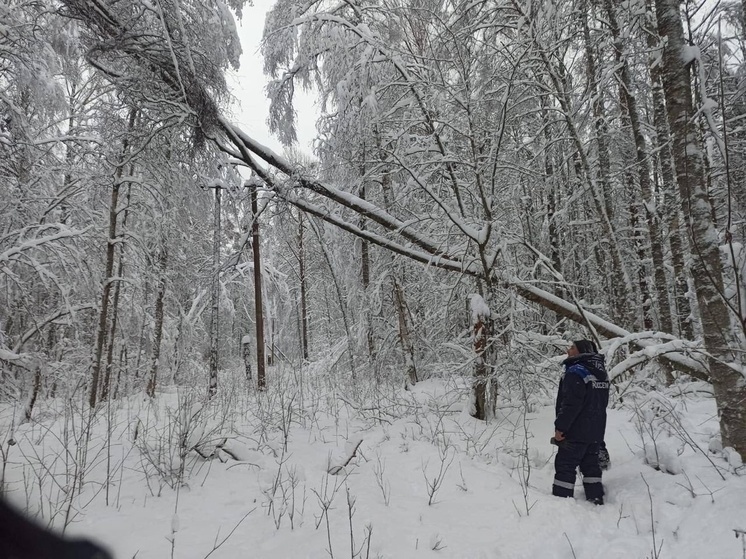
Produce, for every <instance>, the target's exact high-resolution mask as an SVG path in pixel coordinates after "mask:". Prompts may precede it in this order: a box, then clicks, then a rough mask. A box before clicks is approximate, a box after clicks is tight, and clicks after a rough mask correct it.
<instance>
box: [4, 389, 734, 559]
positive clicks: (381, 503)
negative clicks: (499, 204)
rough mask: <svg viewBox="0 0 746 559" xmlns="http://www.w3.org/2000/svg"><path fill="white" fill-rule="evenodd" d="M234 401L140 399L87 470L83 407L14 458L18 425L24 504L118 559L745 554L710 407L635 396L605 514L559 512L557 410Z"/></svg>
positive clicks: (304, 397)
mask: <svg viewBox="0 0 746 559" xmlns="http://www.w3.org/2000/svg"><path fill="white" fill-rule="evenodd" d="M335 388H336V389H338V390H339V393H341V392H342V389H341V388H340V387H339V386H337V387H335ZM240 394H242V391H241V390H239V389H236V390H234V391H232V392H231V394H229V395H224V398H228V397H229V396H230V398H231V399H230V401H226V400H224V401H220V402H217V403H215V404H214V405H212V406H211V407H209V408H204V409H203V408H201V407H200V406H199V405H198V404H196V403H195V402H193V401H190V398H191V397H190V396H189V394H187V393H186V392H185V391H181V392H180V393H177V391H176V390H175V389H173V390H171V391H167V392H165V393H161V394H159V396H158V398H157V400H156V402H155V403H150V402H149V401H148V400H147V399H146V398H144V397H132V398H130V399H128V400H126V401H124V402H120V403H119V404H117V407H116V408H115V409H110V410H108V413H103V414H101V415H100V416H99V417H97V418H96V420H95V421H94V423H93V425H92V428H91V430H90V431H91V437H90V443H89V445H88V449H89V450H88V451H87V455H84V453H83V448H84V446H80V447H78V446H77V445H76V444H74V441H75V440H83V439H84V438H85V436H86V435H85V433H86V429H85V425H86V424H85V421H84V416H83V415H82V414H81V413H79V412H77V413H76V412H74V411H72V410H71V409H70V405H69V404H68V405H67V406H65V405H63V404H62V403H59V402H58V403H53V404H47V407H45V408H41V409H40V410H39V411H38V412H37V415H36V417H35V418H34V421H33V422H31V423H27V424H24V425H21V426H19V427H16V429H15V431H14V433H13V436H14V439H15V441H16V443H17V444H15V445H12V446H7V435H8V433H10V431H9V421H10V418H11V415H12V412H13V410H9V409H6V410H4V413H3V414H2V416H1V417H0V434H2V438H0V442H1V443H2V445H3V448H4V449H6V450H7V451H8V452H9V455H8V463H7V464H6V469H5V478H6V483H7V488H8V490H9V495H10V498H11V500H12V501H14V502H16V503H19V504H23V503H25V502H26V501H29V502H30V507H31V509H34V510H36V511H37V513H38V512H39V510H41V511H43V512H42V513H41V514H40V518H43V521H44V522H49V520H50V518H52V517H54V524H55V525H56V526H58V527H60V526H62V525H64V523H65V518H66V517H67V518H68V524H69V525H68V527H67V533H68V534H75V535H77V534H84V535H88V536H91V537H94V538H96V539H98V540H100V541H101V542H104V543H105V544H106V545H107V546H109V548H110V549H111V550H112V551H113V552H114V554H115V557H117V558H118V559H130V558H135V557H136V558H137V559H151V558H152V559H161V558H165V557H174V558H184V559H192V558H194V559H201V558H205V557H207V556H210V557H213V558H216V559H217V558H221V557H223V558H236V557H251V558H255V557H256V558H265V557H266V558H285V557H292V558H302V557H309V558H324V557H335V558H353V557H360V558H374V557H381V558H407V557H423V558H424V557H454V558H568V559H571V558H578V559H581V558H595V557H604V559H612V558H638V557H639V558H646V557H651V558H652V557H661V558H689V557H692V558H695V557H708V558H723V559H725V558H732V559H739V558H742V557H744V556H745V555H744V553H745V551H744V549H745V548H744V545H746V543H745V542H744V541H743V540H742V539H741V538H738V537H737V533H736V532H735V531H734V530H746V475H744V473H746V472H744V471H743V470H744V468H743V466H741V465H740V463H739V462H738V457H737V456H734V455H728V453H727V452H722V451H720V450H719V447H718V441H717V437H716V436H714V435H715V434H716V433H717V420H716V413H715V406H714V402H713V400H712V398H710V397H709V396H708V395H707V394H703V393H701V392H694V393H690V394H688V395H679V396H672V394H673V392H672V393H671V394H668V395H663V394H659V393H649V394H643V393H637V394H635V393H630V394H628V396H627V397H626V398H625V403H624V405H619V404H618V403H617V405H616V406H615V408H613V409H610V410H609V425H608V429H607V445H608V448H609V450H610V453H611V457H612V468H611V470H610V471H608V472H607V473H606V474H605V476H604V484H605V486H606V488H607V499H606V505H605V506H603V507H597V506H593V505H591V504H589V503H586V502H585V501H584V499H583V490H582V485H579V484H578V485H577V486H576V494H575V499H574V500H573V499H559V498H555V497H552V495H551V484H552V479H553V474H554V470H553V456H554V452H555V447H553V446H551V445H550V444H549V438H550V436H551V435H552V433H553V425H552V421H553V416H554V410H553V406H552V402H551V399H550V398H548V397H547V396H543V397H539V396H536V397H530V398H529V399H528V403H529V406H528V409H529V412H528V413H524V410H525V409H526V406H525V405H523V403H522V402H520V401H513V400H508V399H505V398H504V397H503V398H501V400H500V412H499V414H498V417H497V418H495V420H494V421H493V422H491V423H489V424H485V423H483V422H479V421H476V420H474V419H473V418H471V417H469V416H468V414H467V413H466V412H465V411H464V408H465V407H467V405H468V391H467V390H465V389H464V388H463V386H462V385H461V384H460V383H459V382H457V381H454V380H429V381H425V382H422V383H419V384H418V385H417V386H416V387H415V389H414V390H413V391H412V392H404V391H390V392H389V393H388V394H386V395H381V394H380V393H379V395H378V396H377V397H375V398H373V397H370V396H369V395H366V397H365V398H363V397H362V395H361V394H355V393H352V394H349V396H344V400H343V399H341V398H339V397H337V396H334V391H333V389H330V387H329V386H327V387H326V388H324V387H323V386H322V383H321V382H320V383H319V384H317V385H316V386H315V387H314V386H313V383H312V382H307V384H306V385H303V386H302V385H299V384H292V386H291V385H290V384H286V385H284V386H279V385H275V386H270V390H269V391H268V392H267V393H265V394H262V395H260V396H257V395H255V394H250V393H248V392H246V393H245V394H244V395H243V396H240ZM239 396H240V397H239ZM633 402H634V404H633ZM65 410H67V412H65ZM184 426H188V428H187V429H185V428H184ZM108 431H111V433H112V436H111V437H107V436H106V434H107V432H108ZM653 438H654V439H655V441H654V442H653ZM361 439H362V443H361V444H360V446H359V448H358V450H357V452H356V453H355V455H354V456H353V457H352V458H351V459H350V460H349V463H348V464H347V465H346V466H344V467H340V466H342V465H343V464H344V462H346V461H347V459H348V458H350V454H351V450H352V448H354V447H355V445H356V443H357V442H358V441H360V440H361ZM195 444H196V445H197V448H198V449H199V451H200V452H201V453H202V454H203V455H204V456H205V457H206V458H203V457H200V456H199V454H198V453H197V452H196V451H193V450H189V449H191V448H192V447H193V446H194V445H195ZM180 446H181V447H182V448H185V449H187V450H188V451H187V452H186V453H185V458H184V459H183V460H181V459H180V458H179V450H178V449H179V448H180ZM218 447H220V448H218ZM211 455H213V456H214V457H213V458H212V459H210V456H211ZM76 464H77V470H78V473H79V474H80V473H81V470H82V476H81V475H78V476H76V475H74V472H75V471H76ZM83 464H85V467H84V468H81V467H80V466H81V465H83ZM654 465H657V468H655V467H653V466H654ZM330 470H331V471H332V472H336V475H334V474H330V473H329V471H330ZM107 471H108V472H109V475H108V477H109V483H108V484H107V483H105V480H106V478H107ZM739 474H740V475H739ZM81 477H82V479H83V485H82V491H80V490H79V485H78V483H79V480H80V479H81ZM179 480H181V482H180V481H179ZM107 503H108V504H107Z"/></svg>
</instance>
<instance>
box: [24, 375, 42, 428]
mask: <svg viewBox="0 0 746 559" xmlns="http://www.w3.org/2000/svg"><path fill="white" fill-rule="evenodd" d="M40 390H41V367H36V370H35V371H34V382H33V385H32V387H31V397H30V398H29V401H28V403H27V404H26V410H25V411H24V414H23V416H24V419H25V421H31V415H32V414H33V413H34V405H35V404H36V399H37V398H38V397H39V391H40Z"/></svg>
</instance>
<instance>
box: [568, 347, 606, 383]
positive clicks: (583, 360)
mask: <svg viewBox="0 0 746 559" xmlns="http://www.w3.org/2000/svg"><path fill="white" fill-rule="evenodd" d="M562 364H563V365H564V366H565V370H567V368H568V367H571V366H572V365H576V364H579V365H583V366H584V367H585V368H586V369H588V370H589V371H590V372H592V373H593V374H594V375H596V377H597V378H598V379H599V380H600V379H606V378H608V374H607V372H606V357H604V356H603V355H601V354H600V353H581V354H580V355H576V356H575V357H568V358H567V359H565V360H564V361H563V362H562Z"/></svg>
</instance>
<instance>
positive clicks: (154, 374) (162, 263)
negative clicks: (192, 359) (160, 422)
mask: <svg viewBox="0 0 746 559" xmlns="http://www.w3.org/2000/svg"><path fill="white" fill-rule="evenodd" d="M167 260H168V252H167V249H166V241H165V239H161V247H160V251H159V254H158V288H157V290H156V296H155V328H154V332H153V356H152V358H151V361H150V374H149V375H148V387H147V390H146V392H147V394H148V396H150V397H151V398H154V397H155V387H156V383H157V379H158V364H159V362H160V358H161V340H162V339H163V307H164V302H165V300H166V263H167ZM211 355H212V352H211ZM213 395H214V394H211V396H213Z"/></svg>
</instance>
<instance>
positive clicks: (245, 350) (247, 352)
mask: <svg viewBox="0 0 746 559" xmlns="http://www.w3.org/2000/svg"><path fill="white" fill-rule="evenodd" d="M241 356H242V357H243V366H244V371H245V373H246V380H251V379H252V377H253V375H252V372H251V341H250V338H249V336H244V337H243V338H242V339H241Z"/></svg>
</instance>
